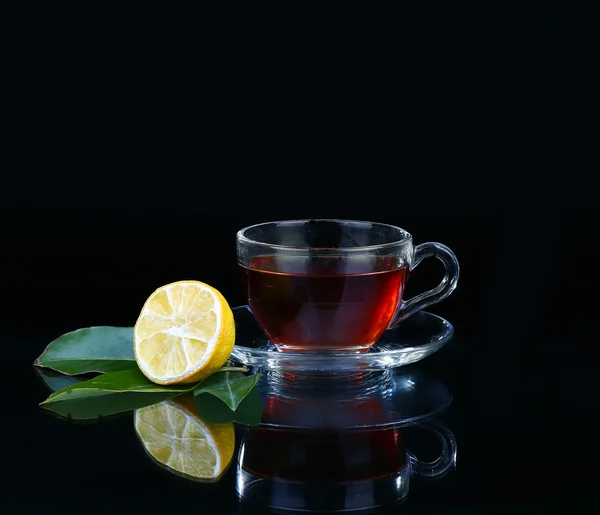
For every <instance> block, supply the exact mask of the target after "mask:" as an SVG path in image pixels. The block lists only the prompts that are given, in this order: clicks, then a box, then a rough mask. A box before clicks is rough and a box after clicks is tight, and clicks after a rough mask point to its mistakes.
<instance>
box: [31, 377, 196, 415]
mask: <svg viewBox="0 0 600 515" xmlns="http://www.w3.org/2000/svg"><path fill="white" fill-rule="evenodd" d="M197 384H198V383H192V384H186V385H177V386H161V385H158V384H155V383H153V382H152V381H150V380H149V379H148V378H146V376H144V375H143V374H142V373H141V372H140V370H139V369H131V370H121V371H117V372H109V373H106V374H104V375H101V376H98V377H94V378H93V379H89V380H87V381H81V382H79V383H77V384H74V385H71V386H68V387H67V388H63V389H62V390H59V391H57V392H54V393H53V394H51V395H50V396H49V397H48V398H47V399H46V400H45V401H44V402H42V403H41V404H40V406H41V407H42V408H44V409H47V410H50V411H52V412H54V413H56V414H58V415H61V416H64V417H70V418H73V419H77V420H83V419H94V418H99V417H104V416H108V415H114V414H115V413H121V412H124V411H130V410H134V409H137V408H143V407H144V406H149V405H150V404H154V403H156V402H161V401H164V400H167V399H171V398H173V397H176V396H178V395H181V394H182V393H185V392H189V391H191V390H193V389H194V388H195V387H196V386H197Z"/></svg>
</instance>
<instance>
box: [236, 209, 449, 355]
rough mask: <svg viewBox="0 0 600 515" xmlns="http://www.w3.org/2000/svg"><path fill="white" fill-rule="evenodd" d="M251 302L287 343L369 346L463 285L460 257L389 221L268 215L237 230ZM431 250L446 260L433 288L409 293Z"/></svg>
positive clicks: (301, 347)
mask: <svg viewBox="0 0 600 515" xmlns="http://www.w3.org/2000/svg"><path fill="white" fill-rule="evenodd" d="M236 241H237V260H238V265H239V267H240V270H241V275H242V283H243V286H244V291H245V294H246V295H247V299H248V306H249V308H250V310H251V311H252V314H253V315H254V317H255V318H256V320H257V322H258V323H259V325H260V326H261V328H262V329H263V331H264V332H265V334H266V335H267V336H268V338H269V339H270V340H271V341H272V342H273V343H274V344H275V345H276V346H277V348H278V349H279V350H281V351H294V352H322V351H327V352H331V351H338V352H339V351H343V352H362V351H366V350H368V349H369V348H370V347H371V346H372V345H373V344H374V343H375V342H376V341H377V340H378V339H379V338H380V337H381V336H382V334H383V333H384V332H385V331H386V330H387V329H391V328H392V327H395V326H396V325H397V324H398V323H400V322H401V321H402V320H405V319H406V318H407V317H409V316H411V315H412V314H414V313H415V312H417V311H419V310H421V309H423V308H425V307H427V306H430V305H432V304H435V303H437V302H440V301H441V300H443V299H445V298H446V297H447V296H448V295H450V293H452V291H453V290H454V289H455V288H456V285H457V282H458V277H459V265H458V260H457V258H456V256H455V255H454V253H453V252H452V251H451V250H450V249H449V248H448V247H446V246H445V245H442V244H441V243H433V242H430V243H422V244H420V245H416V246H414V245H413V240H412V236H411V235H410V234H409V233H408V232H407V231H405V230H404V229H401V228H400V227H396V226H393V225H389V224H384V223H377V222H368V221H357V220H338V219H315V220H312V219H306V220H284V221H273V222H265V223H260V224H256V225H252V226H249V227H246V228H243V229H241V230H239V231H238V233H237V236H236ZM426 257H436V258H438V259H440V260H441V261H442V263H443V264H444V266H445V276H444V278H443V280H442V282H441V283H440V284H439V285H438V286H437V287H436V288H434V289H433V290H430V291H428V292H425V293H421V294H420V295H417V296H416V297H413V298H412V299H409V300H404V298H403V297H404V289H405V286H406V282H407V280H408V278H409V275H410V274H411V273H412V271H413V270H414V268H415V267H416V266H417V265H418V264H419V263H420V262H421V260H423V259H424V258H426Z"/></svg>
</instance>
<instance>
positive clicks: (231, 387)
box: [194, 371, 260, 410]
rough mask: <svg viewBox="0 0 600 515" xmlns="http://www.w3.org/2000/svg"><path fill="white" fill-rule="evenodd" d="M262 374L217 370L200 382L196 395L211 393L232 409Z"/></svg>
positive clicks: (195, 391)
mask: <svg viewBox="0 0 600 515" xmlns="http://www.w3.org/2000/svg"><path fill="white" fill-rule="evenodd" d="M259 377H260V374H252V375H249V376H248V375H244V373H243V372H228V371H225V372H219V371H217V372H215V373H214V374H212V375H211V376H210V377H207V378H206V379H205V380H204V381H202V382H201V383H200V385H199V386H198V388H196V389H195V390H194V395H196V396H198V395H203V394H210V395H214V396H215V397H218V398H219V399H221V400H222V401H223V402H224V403H225V404H227V406H229V408H230V409H232V410H235V409H236V408H237V407H238V405H239V403H240V402H241V401H242V400H243V399H244V397H246V395H248V393H250V391H251V390H252V388H254V386H255V385H256V383H257V381H258V379H259Z"/></svg>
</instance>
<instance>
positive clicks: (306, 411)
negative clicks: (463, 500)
mask: <svg viewBox="0 0 600 515" xmlns="http://www.w3.org/2000/svg"><path fill="white" fill-rule="evenodd" d="M327 412H329V413H330V414H332V413H337V414H338V415H339V416H337V417H336V416H333V415H332V416H330V417H327V416H326V415H325V414H326V413H327ZM323 421H327V423H322V422H323ZM334 421H335V422H334ZM298 424H301V425H298ZM401 426H402V424H394V423H391V421H390V418H389V415H388V413H387V411H386V410H385V408H384V406H383V403H382V402H381V401H380V399H379V398H377V397H375V396H368V397H364V398H361V399H357V400H355V401H354V402H352V401H351V400H350V399H345V400H326V399H315V398H313V399H307V398H304V399H300V398H296V399H293V398H289V397H288V398H285V397H279V396H270V397H269V398H268V399H267V405H266V408H265V411H264V416H263V422H262V425H261V426H259V427H250V428H247V429H246V430H245V432H244V434H243V436H242V441H241V445H240V451H239V456H238V466H237V476H236V488H237V491H238V495H239V497H240V498H241V500H242V501H244V502H246V503H248V504H249V505H260V506H265V505H266V506H269V507H270V508H275V509H280V510H300V511H311V510H313V511H344V510H360V509H368V508H374V507H377V506H386V505H387V506H389V505H394V504H397V503H399V502H401V501H402V500H404V499H405V497H406V495H407V494H408V491H409V482H410V477H411V475H423V476H427V477H430V478H436V477H441V476H442V475H444V474H445V473H446V472H447V471H448V470H449V469H450V468H451V467H452V466H453V464H454V459H455V455H456V445H455V442H454V436H453V434H452V432H451V431H450V429H449V428H447V427H446V426H445V425H444V424H443V423H441V422H439V421H435V420H430V421H429V422H420V423H418V424H414V425H412V427H422V428H427V429H430V430H431V431H432V432H433V434H434V435H435V436H436V437H437V438H438V439H439V441H440V442H441V444H442V452H441V455H440V457H439V458H438V459H437V460H436V461H434V462H432V463H422V462H421V461H419V460H418V459H417V458H416V457H415V456H414V455H412V453H411V452H410V451H409V450H408V449H407V447H406V445H405V442H404V428H403V427H401Z"/></svg>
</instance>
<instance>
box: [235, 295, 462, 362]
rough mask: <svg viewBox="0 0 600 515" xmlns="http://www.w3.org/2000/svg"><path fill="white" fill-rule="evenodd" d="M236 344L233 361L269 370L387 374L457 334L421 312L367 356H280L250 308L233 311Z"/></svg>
mask: <svg viewBox="0 0 600 515" xmlns="http://www.w3.org/2000/svg"><path fill="white" fill-rule="evenodd" d="M233 314H234V317H235V325H236V341H235V346H234V348H233V352H232V353H231V357H232V358H233V359H235V360H237V361H239V362H240V363H243V364H245V365H249V366H252V367H256V368H259V369H265V370H269V369H270V370H288V371H294V372H297V373H302V372H304V373H314V372H335V373H348V372H356V371H374V370H386V369H389V368H395V367H400V366H403V365H408V364H410V363H414V362H415V361H419V360H421V359H423V358H425V357H427V356H429V355H430V354H432V353H434V352H435V351H437V350H439V349H440V348H441V347H442V346H443V345H444V344H445V343H446V342H447V341H448V340H449V339H450V338H451V337H452V334H453V332H454V329H453V327H452V324H450V322H448V321H447V320H444V319H443V318H442V317H439V316H437V315H434V314H432V313H428V312H426V311H420V312H417V313H415V314H414V315H412V316H411V317H409V318H408V319H406V320H405V321H403V322H402V323H401V324H399V325H398V326H397V327H395V328H394V329H390V330H388V331H386V332H385V333H384V335H383V336H382V337H381V339H380V340H379V341H378V342H376V343H375V344H374V345H373V346H372V347H371V348H370V349H369V350H368V351H367V352H363V353H344V352H333V351H332V352H326V353H325V352H324V353H318V354H317V353H304V352H302V353H298V352H280V351H278V350H277V348H276V347H275V345H274V344H273V343H272V342H270V341H269V340H268V338H267V337H266V336H265V334H264V332H263V331H262V329H261V328H260V326H259V325H258V323H257V322H256V320H255V319H254V317H253V315H252V313H251V311H250V309H249V308H248V306H238V307H235V308H233Z"/></svg>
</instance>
